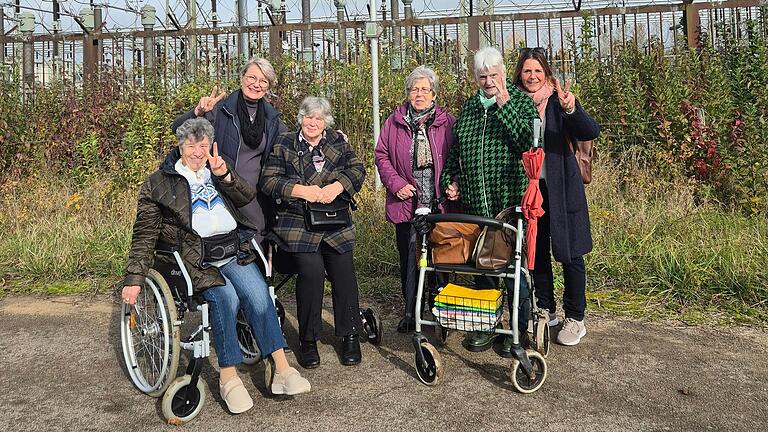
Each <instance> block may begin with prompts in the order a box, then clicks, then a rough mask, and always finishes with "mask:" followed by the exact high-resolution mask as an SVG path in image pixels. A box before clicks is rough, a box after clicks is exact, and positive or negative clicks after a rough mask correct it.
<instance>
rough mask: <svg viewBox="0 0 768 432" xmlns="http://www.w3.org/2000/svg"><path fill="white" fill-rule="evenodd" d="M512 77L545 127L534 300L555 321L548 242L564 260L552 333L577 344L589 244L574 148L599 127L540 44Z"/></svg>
mask: <svg viewBox="0 0 768 432" xmlns="http://www.w3.org/2000/svg"><path fill="white" fill-rule="evenodd" d="M514 83H515V85H517V86H518V87H519V88H520V90H521V91H523V92H524V93H526V94H527V95H528V96H530V97H531V98H532V99H533V103H534V105H535V106H536V109H537V110H538V111H539V116H540V117H541V119H542V128H543V130H544V133H543V134H542V136H543V143H542V145H543V147H544V154H545V157H544V165H543V167H542V170H541V177H540V178H541V180H540V183H539V184H540V187H541V192H542V196H543V197H544V204H543V208H544V212H545V213H544V216H543V217H542V218H540V219H539V222H538V234H537V237H536V262H535V263H534V264H535V265H534V270H533V272H532V277H533V281H534V286H535V289H536V299H537V303H538V306H539V307H540V308H543V309H547V310H549V316H550V325H552V326H554V325H557V324H558V320H557V315H556V314H555V310H556V306H557V304H556V302H555V296H554V283H553V276H552V261H551V257H550V245H551V252H552V255H553V256H554V257H555V260H556V261H558V262H560V263H561V264H562V266H563V279H564V284H565V287H564V292H563V310H564V311H565V321H564V323H563V327H562V329H561V330H560V332H559V333H558V335H557V342H558V343H560V344H562V345H576V344H578V343H579V341H580V340H581V338H582V337H584V335H586V334H587V329H586V326H585V325H584V311H585V309H586V307H587V301H586V296H585V291H586V290H585V288H586V270H585V268H584V257H583V255H584V254H587V253H589V252H590V251H591V250H592V234H591V233H590V224H589V210H588V209H587V198H586V195H585V193H584V183H583V180H582V177H581V172H580V171H579V167H578V165H577V164H576V158H575V157H574V154H573V145H572V144H571V143H575V142H576V140H579V141H589V140H593V139H595V138H597V136H598V135H599V133H600V127H599V126H598V124H597V122H595V120H594V119H593V118H592V117H590V115H589V114H587V112H586V111H584V108H582V106H581V104H579V102H578V101H577V100H576V98H575V97H574V95H573V93H571V92H570V91H569V89H570V81H569V82H567V83H566V84H565V87H564V88H563V87H561V86H560V81H559V80H556V79H554V77H553V76H552V69H551V68H550V67H549V64H548V63H547V58H546V53H545V52H544V49H543V48H524V49H522V50H521V51H520V57H519V58H518V61H517V67H516V69H515V75H514Z"/></svg>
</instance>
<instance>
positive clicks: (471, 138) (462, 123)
mask: <svg viewBox="0 0 768 432" xmlns="http://www.w3.org/2000/svg"><path fill="white" fill-rule="evenodd" d="M507 89H509V101H508V102H507V103H505V104H504V105H503V106H502V107H501V108H499V106H498V105H493V106H491V107H490V108H488V110H486V109H485V108H483V105H482V104H481V103H480V95H479V93H478V94H476V95H474V96H472V97H471V98H469V99H468V100H467V101H466V102H464V106H463V107H462V109H461V113H460V114H459V117H458V118H457V119H456V123H455V125H454V127H453V132H454V136H455V141H454V145H453V146H452V147H451V150H450V152H449V153H448V160H447V161H446V163H445V168H444V169H443V173H442V175H441V176H440V187H441V188H442V189H443V190H445V189H446V188H447V187H448V185H450V184H451V182H453V181H457V182H458V183H459V192H460V194H461V197H460V200H461V205H462V206H463V207H464V211H465V212H466V213H468V214H473V215H480V216H485V217H494V216H496V214H498V213H499V212H501V211H502V210H503V209H505V208H507V207H513V206H518V205H520V201H521V199H522V197H523V193H524V192H525V188H526V187H527V186H528V178H527V177H526V176H525V171H523V165H522V163H521V158H522V156H521V155H522V153H523V152H524V151H526V150H528V149H529V148H530V147H531V139H532V130H533V119H535V118H539V113H538V112H537V111H536V108H535V107H534V105H533V100H531V98H530V97H528V96H526V95H525V94H523V93H522V92H521V91H520V90H518V89H517V88H516V87H515V86H514V85H513V84H512V82H511V81H510V80H507Z"/></svg>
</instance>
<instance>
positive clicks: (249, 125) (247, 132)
mask: <svg viewBox="0 0 768 432" xmlns="http://www.w3.org/2000/svg"><path fill="white" fill-rule="evenodd" d="M237 117H238V118H239V119H240V133H241V134H242V135H243V142H244V143H245V145H247V146H248V147H250V148H254V149H255V148H258V147H259V146H260V145H261V139H262V137H263V136H264V124H265V122H266V115H265V114H264V98H261V99H259V100H258V101H257V102H256V116H255V117H254V118H253V122H251V116H250V115H249V114H248V106H247V105H246V104H245V98H244V97H243V92H242V90H241V91H240V93H238V95H237Z"/></svg>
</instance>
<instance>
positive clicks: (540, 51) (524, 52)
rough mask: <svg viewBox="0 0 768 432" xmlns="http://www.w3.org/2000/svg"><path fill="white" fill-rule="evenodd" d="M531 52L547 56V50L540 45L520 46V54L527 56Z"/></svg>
mask: <svg viewBox="0 0 768 432" xmlns="http://www.w3.org/2000/svg"><path fill="white" fill-rule="evenodd" d="M531 53H536V54H541V55H543V56H544V57H546V56H547V51H546V50H545V49H544V48H542V47H536V48H520V56H521V57H522V56H528V55H530V54H531Z"/></svg>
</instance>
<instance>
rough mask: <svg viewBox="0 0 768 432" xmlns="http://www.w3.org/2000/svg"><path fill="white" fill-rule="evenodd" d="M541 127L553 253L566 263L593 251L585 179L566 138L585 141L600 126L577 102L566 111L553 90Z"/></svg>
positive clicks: (598, 131) (591, 138)
mask: <svg viewBox="0 0 768 432" xmlns="http://www.w3.org/2000/svg"><path fill="white" fill-rule="evenodd" d="M545 115H546V122H545V125H544V126H545V130H544V154H545V157H544V164H545V166H546V170H547V171H546V175H547V179H546V182H547V190H548V195H547V197H546V198H547V202H548V203H549V221H550V230H551V235H552V237H551V239H552V255H553V256H554V257H555V260H557V261H559V262H564V263H568V262H570V261H571V259H572V258H574V257H579V256H582V255H584V254H586V253H589V252H590V251H591V250H592V233H591V231H590V224H589V209H588V208H587V197H586V194H585V192H584V182H583V180H582V178H581V172H580V171H579V166H578V165H577V164H576V158H575V156H574V155H573V149H572V148H571V146H570V144H569V142H568V140H567V139H566V137H570V139H571V140H573V139H577V140H580V141H588V140H593V139H595V138H597V136H598V135H599V134H600V126H599V125H598V124H597V122H595V120H594V119H593V118H592V117H590V115H589V114H587V112H586V111H584V108H582V106H581V104H580V103H579V102H578V101H577V102H576V110H575V111H574V112H573V113H572V114H566V113H565V111H563V109H562V107H561V106H560V102H559V101H558V99H557V93H553V94H552V96H550V98H549V100H548V101H547V109H546V112H545Z"/></svg>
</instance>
